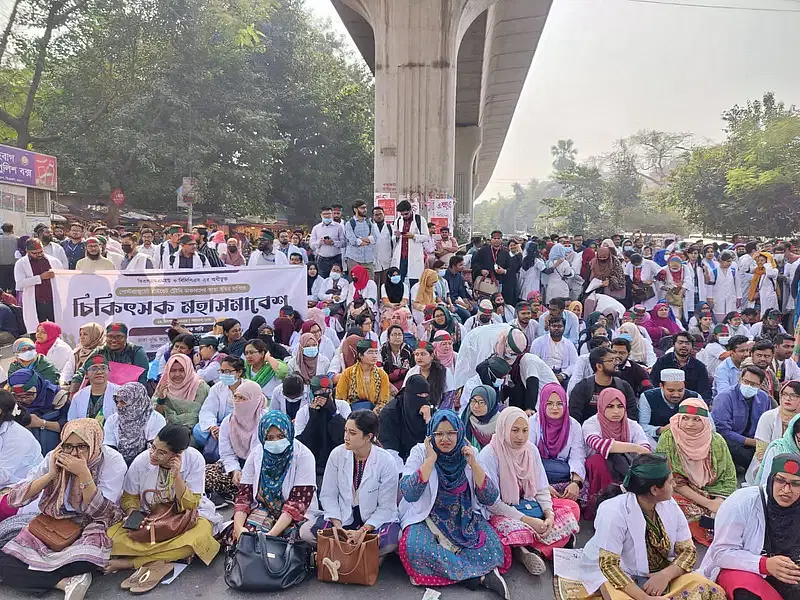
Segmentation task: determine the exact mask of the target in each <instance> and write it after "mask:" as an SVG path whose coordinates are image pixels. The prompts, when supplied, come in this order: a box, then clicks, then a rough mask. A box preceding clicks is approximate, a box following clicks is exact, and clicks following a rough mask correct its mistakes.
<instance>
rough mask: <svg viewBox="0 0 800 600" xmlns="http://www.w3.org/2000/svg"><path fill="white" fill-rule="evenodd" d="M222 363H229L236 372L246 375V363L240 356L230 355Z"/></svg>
mask: <svg viewBox="0 0 800 600" xmlns="http://www.w3.org/2000/svg"><path fill="white" fill-rule="evenodd" d="M221 363H228V364H229V365H230V366H231V369H233V370H234V371H239V372H241V373H244V361H243V360H242V359H241V358H240V357H238V356H231V355H228V356H226V357H225V358H223V359H222V361H221ZM221 363H220V364H221Z"/></svg>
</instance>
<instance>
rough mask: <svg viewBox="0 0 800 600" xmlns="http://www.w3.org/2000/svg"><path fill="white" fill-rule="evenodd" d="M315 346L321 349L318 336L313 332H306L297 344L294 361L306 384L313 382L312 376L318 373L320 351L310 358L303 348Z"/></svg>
mask: <svg viewBox="0 0 800 600" xmlns="http://www.w3.org/2000/svg"><path fill="white" fill-rule="evenodd" d="M310 347H315V348H317V350H319V345H318V344H317V338H316V337H315V336H314V334H313V333H304V334H303V335H301V336H300V343H299V344H298V345H297V352H296V353H295V355H294V362H295V365H296V367H297V370H298V373H299V374H300V377H302V378H303V381H304V382H305V384H306V385H308V384H310V383H311V378H312V377H314V375H316V374H317V362H318V361H319V352H317V355H316V356H315V357H314V358H309V357H308V356H306V355H305V354H303V348H310Z"/></svg>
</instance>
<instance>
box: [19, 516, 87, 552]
mask: <svg viewBox="0 0 800 600" xmlns="http://www.w3.org/2000/svg"><path fill="white" fill-rule="evenodd" d="M28 531H29V532H30V533H31V534H32V535H33V536H34V537H36V538H38V539H39V541H40V542H42V543H43V544H44V545H45V546H47V547H48V548H50V550H52V551H53V552H61V551H62V550H64V549H65V548H69V547H70V546H71V545H72V544H73V543H74V542H76V541H77V540H78V538H79V537H81V533H82V529H81V526H80V525H78V524H77V523H76V522H75V521H73V520H72V519H56V518H55V517H51V516H49V515H45V514H38V515H36V516H35V517H34V518H33V520H32V521H31V522H30V523H28Z"/></svg>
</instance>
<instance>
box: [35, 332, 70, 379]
mask: <svg viewBox="0 0 800 600" xmlns="http://www.w3.org/2000/svg"><path fill="white" fill-rule="evenodd" d="M60 336H61V327H60V326H59V325H56V324H55V323H53V322H52V321H43V322H41V323H39V326H38V327H37V328H36V352H37V353H38V354H40V355H41V356H44V357H46V358H47V360H49V361H50V362H51V363H53V366H54V367H55V368H56V370H57V371H58V372H59V373H61V383H69V382H70V381H72V376H73V375H74V374H75V351H74V350H73V349H72V348H70V346H69V344H67V342H65V341H64V340H62V339H61V337H60ZM53 383H56V382H55V381H54V382H53Z"/></svg>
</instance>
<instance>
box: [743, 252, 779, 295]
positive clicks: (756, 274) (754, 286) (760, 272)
mask: <svg viewBox="0 0 800 600" xmlns="http://www.w3.org/2000/svg"><path fill="white" fill-rule="evenodd" d="M759 256H763V257H765V258H766V259H767V262H768V263H769V264H770V265H772V268H773V269H775V268H777V267H776V265H775V259H774V258H772V254H770V253H769V252H759V253H758V254H757V255H756V258H758V257H759ZM766 274H767V268H766V265H760V266H758V265H757V266H756V268H755V270H754V271H753V278H752V279H751V280H750V287H749V288H748V290H747V298H748V299H749V300H750V302H755V301H756V300H757V299H758V286H759V284H760V283H761V278H762V277H763V276H765V275H766ZM775 291H776V292H777V291H778V290H777V287H776V289H775Z"/></svg>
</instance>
